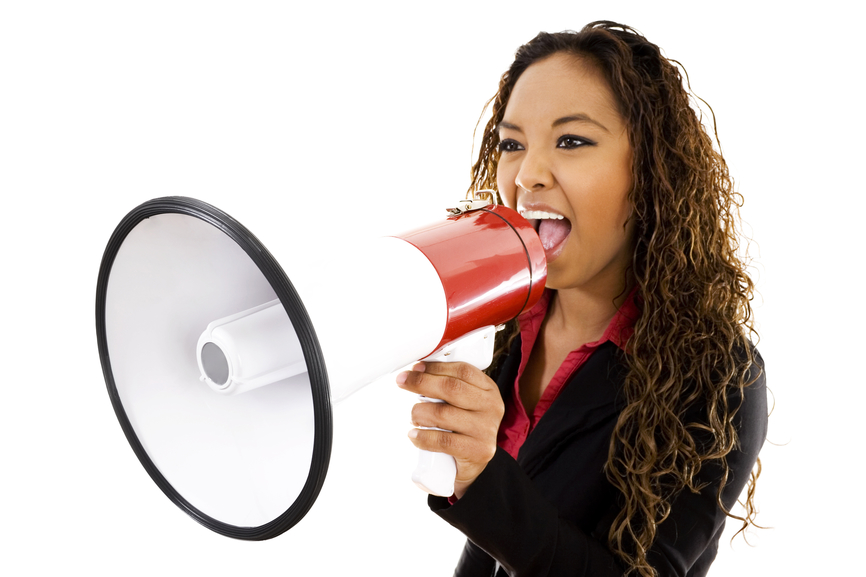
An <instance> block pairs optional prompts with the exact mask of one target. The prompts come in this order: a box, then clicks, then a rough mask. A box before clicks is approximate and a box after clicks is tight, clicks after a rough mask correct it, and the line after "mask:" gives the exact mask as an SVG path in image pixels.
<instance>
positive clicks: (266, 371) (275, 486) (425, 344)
mask: <svg viewBox="0 0 866 577" xmlns="http://www.w3.org/2000/svg"><path fill="white" fill-rule="evenodd" d="M305 249H306V247H297V248H296V250H297V251H303V250H305ZM546 275H547V269H546V261H545V257H544V249H543V247H542V245H541V242H540V240H539V238H538V236H537V234H536V232H535V230H534V229H533V227H532V226H531V225H530V224H529V223H528V222H527V221H526V220H525V219H523V218H522V217H521V216H520V215H519V214H517V213H516V212H515V211H513V210H510V209H508V208H506V207H503V206H497V205H493V204H490V203H488V202H487V201H485V200H483V199H481V200H480V199H475V200H469V201H461V204H460V205H459V206H458V207H456V208H454V209H451V211H450V213H449V215H448V216H447V217H446V218H443V219H441V220H439V221H437V222H435V223H433V224H431V225H429V226H425V227H421V228H418V229H415V230H412V231H409V232H407V233H402V234H399V235H395V236H390V237H383V238H379V239H373V240H371V241H370V242H368V243H367V244H363V245H360V246H357V247H354V250H351V251H346V252H341V253H340V254H338V255H332V256H331V257H330V258H327V259H322V266H320V267H319V268H318V269H317V270H311V269H307V268H304V269H302V270H290V271H289V274H286V272H284V271H283V269H282V268H281V267H280V265H279V264H278V263H277V261H276V260H275V259H274V257H273V256H272V255H271V253H270V252H268V250H267V249H266V248H265V247H264V245H263V244H262V243H261V242H260V241H259V240H258V239H257V238H256V237H255V236H254V235H253V234H252V233H251V232H250V231H249V230H247V229H246V228H245V227H244V226H243V225H241V224H240V223H239V222H238V221H236V220H235V219H234V218H232V217H231V216H229V215H228V214H226V213H224V212H223V211H221V210H219V209H217V208H216V207H213V206H211V205H209V204H207V203H204V202H202V201H199V200H195V199H191V198H184V197H168V198H158V199H153V200H151V201H148V202H145V203H144V204H142V205H140V206H138V207H137V208H135V209H133V210H132V211H131V212H130V213H129V214H128V215H126V217H125V218H123V220H122V221H121V222H120V223H119V224H118V226H117V227H116V229H115V231H114V233H113V234H112V236H111V238H110V240H109V242H108V245H107V246H106V249H105V253H104V256H103V259H102V263H101V266H100V271H99V277H98V281H97V293H96V328H97V341H98V346H99V355H100V359H101V362H102V368H103V374H104V377H105V382H106V386H107V388H108V393H109V396H110V398H111V402H112V405H113V408H114V411H115V414H116V416H117V418H118V420H119V422H120V425H121V427H122V429H123V431H124V433H125V435H126V438H127V440H128V441H129V443H130V445H131V447H132V449H133V450H134V452H135V454H136V455H137V457H138V459H139V461H140V462H141V463H142V465H143V466H144V468H145V469H146V470H147V472H148V474H149V475H150V477H151V478H152V479H153V481H154V482H155V483H156V484H157V485H158V486H159V488H160V489H161V490H162V491H163V492H164V493H165V494H166V496H167V497H168V498H169V499H170V500H171V501H172V502H174V503H175V504H176V505H177V506H178V507H180V508H181V509H182V510H184V511H185V512H186V513H188V514H189V515H190V516H191V517H193V519H195V520H196V521H198V522H199V523H201V524H202V525H204V526H205V527H207V528H208V529H211V530H212V531H215V532H217V533H220V534H222V535H226V536H229V537H233V538H237V539H245V540H262V539H270V538H272V537H275V536H277V535H280V534H282V533H283V532H285V531H287V530H288V529H290V528H291V527H293V526H294V525H295V524H296V523H298V521H300V520H301V519H302V518H303V516H304V515H305V514H306V513H307V512H308V511H309V509H310V507H312V505H313V503H314V502H315V500H316V498H317V496H318V494H319V491H320V489H321V487H322V484H323V482H324V479H325V475H326V474H327V470H328V463H329V459H330V453H331V442H332V404H334V403H337V402H339V401H341V400H342V399H344V398H346V397H348V396H349V395H351V394H352V393H353V392H355V391H357V390H359V389H360V388H361V387H363V386H364V385H366V384H368V383H370V382H372V381H373V380H375V379H376V378H378V377H380V376H383V375H387V374H388V373H391V372H393V371H395V370H398V369H400V368H402V367H405V366H406V365H408V364H410V363H412V362H414V361H416V360H419V359H424V358H439V359H443V360H460V359H462V358H466V359H469V360H470V362H474V363H475V364H476V365H477V366H478V365H483V364H484V358H485V357H486V358H487V360H486V362H488V363H489V357H490V355H491V354H492V340H493V337H492V332H493V330H494V327H496V326H497V325H500V324H501V323H504V322H506V321H508V320H510V319H513V318H515V317H516V316H517V315H519V314H520V313H521V312H523V311H524V310H527V309H528V308H530V307H532V306H533V305H534V304H535V303H536V302H537V301H538V299H539V298H540V297H541V294H542V292H543V289H544V283H545V280H546ZM290 279H291V280H290ZM464 351H469V353H468V356H467V355H466V354H465V353H464ZM473 359H475V360H474V361H473ZM478 359H481V360H478ZM481 368H483V367H481ZM437 455H438V456H442V457H447V458H448V459H450V457H448V456H447V455H443V454H438V453H437V454H435V455H434V457H435V456H437ZM425 458H426V457H425ZM422 461H423V459H422ZM452 463H453V460H452ZM423 468H424V467H422V469H423ZM432 468H433V469H435V468H436V466H433V467H432ZM427 474H428V472H425V471H423V470H422V472H421V473H420V474H419V473H418V472H417V471H416V477H417V478H415V480H416V482H417V483H419V484H420V485H422V486H425V484H430V485H435V484H436V481H435V480H434V481H432V482H429V483H428V481H425V475H427ZM430 474H431V475H433V477H435V472H433V473H430ZM450 475H451V482H452V483H453V472H451V473H450ZM445 476H446V477H447V474H446V475H445ZM433 477H431V478H433ZM425 488H427V487H426V486H425ZM428 490H429V489H428ZM445 491H446V492H447V489H446V490H445ZM431 492H435V491H431Z"/></svg>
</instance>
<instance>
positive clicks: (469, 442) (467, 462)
mask: <svg viewBox="0 0 866 577" xmlns="http://www.w3.org/2000/svg"><path fill="white" fill-rule="evenodd" d="M408 436H409V439H410V440H411V441H412V444H413V445H415V447H417V448H418V449H423V450H426V451H432V452H434V453H446V454H448V455H451V456H452V457H454V458H455V460H456V461H457V469H458V477H467V476H472V475H476V474H477V473H478V471H477V470H479V469H483V468H484V466H485V465H486V464H487V463H488V462H489V461H490V459H492V458H493V455H494V454H495V453H496V446H495V445H488V444H486V443H481V442H478V441H477V440H476V439H473V438H472V437H468V436H466V435H461V434H459V433H454V432H449V431H437V430H433V429H411V430H410V431H409V433H408Z"/></svg>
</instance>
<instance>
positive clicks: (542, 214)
mask: <svg viewBox="0 0 866 577" xmlns="http://www.w3.org/2000/svg"><path fill="white" fill-rule="evenodd" d="M520 216H522V217H523V218H525V219H527V220H540V219H543V218H553V219H556V220H562V219H563V218H565V217H564V216H562V215H561V214H556V213H555V212H547V211H545V210H524V211H523V212H521V213H520Z"/></svg>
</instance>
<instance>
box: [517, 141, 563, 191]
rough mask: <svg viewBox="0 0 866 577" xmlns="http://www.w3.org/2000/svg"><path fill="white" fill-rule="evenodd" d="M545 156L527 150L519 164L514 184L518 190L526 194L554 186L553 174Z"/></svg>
mask: <svg viewBox="0 0 866 577" xmlns="http://www.w3.org/2000/svg"><path fill="white" fill-rule="evenodd" d="M549 160H550V159H549V158H547V155H546V154H544V153H543V152H541V151H536V152H533V151H530V150H527V151H526V154H524V156H523V162H521V163H520V170H518V171H517V177H515V179H514V183H515V184H516V185H517V187H518V188H519V189H523V190H525V191H527V192H540V191H543V190H547V189H549V188H551V187H552V186H553V184H554V178H553V173H552V172H551V170H550V162H549Z"/></svg>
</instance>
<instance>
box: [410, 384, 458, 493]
mask: <svg viewBox="0 0 866 577" xmlns="http://www.w3.org/2000/svg"><path fill="white" fill-rule="evenodd" d="M419 398H420V400H421V401H423V402H425V403H444V402H445V401H443V400H441V399H431V398H429V397H425V396H423V395H421V396H420V397H419ZM419 428H421V429H432V430H436V431H444V430H445V429H439V428H437V427H419ZM456 478H457V462H456V461H455V460H454V457H452V456H451V455H448V454H445V453H435V452H433V451H425V450H423V449H419V450H418V465H417V466H416V467H415V471H414V472H413V473H412V480H413V481H414V482H415V484H416V485H418V487H420V488H421V489H422V490H424V491H426V492H427V493H430V494H431V495H436V496H437V497H450V496H451V495H453V494H454V480H455V479H456Z"/></svg>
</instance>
